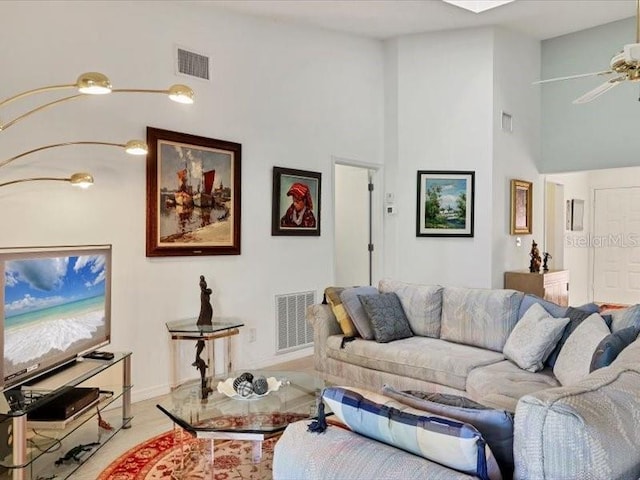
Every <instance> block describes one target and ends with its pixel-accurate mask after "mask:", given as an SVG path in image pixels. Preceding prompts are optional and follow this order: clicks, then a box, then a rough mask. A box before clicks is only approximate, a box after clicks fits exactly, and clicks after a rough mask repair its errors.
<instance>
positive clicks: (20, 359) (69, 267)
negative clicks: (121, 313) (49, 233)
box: [0, 245, 111, 389]
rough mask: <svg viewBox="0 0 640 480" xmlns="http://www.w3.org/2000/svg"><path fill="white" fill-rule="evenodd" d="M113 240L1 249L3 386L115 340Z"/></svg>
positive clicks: (0, 381)
mask: <svg viewBox="0 0 640 480" xmlns="http://www.w3.org/2000/svg"><path fill="white" fill-rule="evenodd" d="M110 335H111V245H88V246H77V247H18V248H1V249H0V338H2V337H4V344H3V346H2V351H1V352H0V354H1V355H2V359H3V361H2V362H0V369H1V371H0V388H2V389H7V388H8V387H12V386H14V385H17V384H20V383H23V382H24V381H26V380H28V379H32V378H34V377H37V376H39V375H42V374H44V373H46V372H49V371H51V370H52V369H54V368H56V367H59V366H61V365H65V364H67V363H69V362H72V361H74V360H75V359H76V358H77V357H78V356H81V355H82V354H84V353H86V352H91V351H94V350H95V349H97V348H100V347H101V346H104V345H106V344H108V343H109V342H110Z"/></svg>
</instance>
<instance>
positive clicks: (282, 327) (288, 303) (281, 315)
mask: <svg viewBox="0 0 640 480" xmlns="http://www.w3.org/2000/svg"><path fill="white" fill-rule="evenodd" d="M314 303H316V292H313V291H310V292H299V293H289V294H286V295H276V324H277V329H278V331H277V337H278V339H277V342H278V345H277V349H276V353H286V352H290V351H292V350H298V349H300V348H304V347H308V346H310V345H312V344H313V329H312V328H311V325H309V323H308V322H307V319H306V312H307V307H309V306H310V305H313V304H314Z"/></svg>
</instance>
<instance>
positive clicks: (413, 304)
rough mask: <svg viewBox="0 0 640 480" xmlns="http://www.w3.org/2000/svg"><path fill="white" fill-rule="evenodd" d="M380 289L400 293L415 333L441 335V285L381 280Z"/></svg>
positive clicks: (436, 336)
mask: <svg viewBox="0 0 640 480" xmlns="http://www.w3.org/2000/svg"><path fill="white" fill-rule="evenodd" d="M378 290H380V292H382V293H389V292H394V293H395V294H396V295H398V298H399V299H400V303H401V304H402V308H403V309H404V313H405V315H406V316H407V319H408V320H409V325H410V326H411V330H412V331H413V333H414V334H415V335H421V336H423V337H432V338H439V337H440V319H441V317H442V287H441V286H440V285H413V284H410V283H404V282H398V281H395V280H380V283H379V284H378Z"/></svg>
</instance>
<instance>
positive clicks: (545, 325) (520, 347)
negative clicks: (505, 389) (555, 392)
mask: <svg viewBox="0 0 640 480" xmlns="http://www.w3.org/2000/svg"><path fill="white" fill-rule="evenodd" d="M567 323H569V319H568V318H553V317H552V316H550V315H549V314H548V313H547V311H546V310H545V309H544V308H542V307H541V306H540V305H539V304H537V303H534V304H533V305H531V308H529V310H527V313H525V314H524V316H523V317H522V318H521V319H520V321H519V322H518V323H516V326H515V327H514V329H513V330H512V331H511V334H510V335H509V338H508V339H507V343H506V344H505V346H504V351H503V353H504V356H505V357H507V358H508V359H509V360H512V361H513V362H515V363H516V365H518V366H519V367H520V368H522V369H523V370H527V371H529V372H537V371H538V370H542V367H543V366H544V361H545V360H546V358H547V357H548V356H549V354H550V353H551V351H552V350H553V349H554V347H555V346H556V343H558V340H559V339H560V336H561V335H562V331H563V330H564V327H565V326H566V325H567Z"/></svg>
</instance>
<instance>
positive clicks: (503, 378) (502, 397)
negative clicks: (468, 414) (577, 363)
mask: <svg viewBox="0 0 640 480" xmlns="http://www.w3.org/2000/svg"><path fill="white" fill-rule="evenodd" d="M559 385H560V382H558V380H556V378H555V377H554V376H553V372H552V371H551V369H550V368H546V369H544V370H541V371H539V372H536V373H533V372H528V371H526V370H522V369H521V368H520V367H518V366H517V365H516V364H515V363H513V362H511V361H509V360H505V361H503V362H499V363H494V364H493V365H488V366H485V367H480V368H475V369H473V370H471V372H469V377H468V378H467V389H466V391H467V394H468V395H469V397H470V398H472V399H473V400H475V401H476V402H480V403H481V404H483V405H487V406H490V407H493V408H500V409H503V410H507V411H509V412H515V410H516V405H517V403H518V400H519V399H520V397H522V396H524V395H527V394H529V393H532V392H537V391H539V390H544V389H547V388H551V387H557V386H559Z"/></svg>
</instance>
